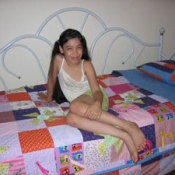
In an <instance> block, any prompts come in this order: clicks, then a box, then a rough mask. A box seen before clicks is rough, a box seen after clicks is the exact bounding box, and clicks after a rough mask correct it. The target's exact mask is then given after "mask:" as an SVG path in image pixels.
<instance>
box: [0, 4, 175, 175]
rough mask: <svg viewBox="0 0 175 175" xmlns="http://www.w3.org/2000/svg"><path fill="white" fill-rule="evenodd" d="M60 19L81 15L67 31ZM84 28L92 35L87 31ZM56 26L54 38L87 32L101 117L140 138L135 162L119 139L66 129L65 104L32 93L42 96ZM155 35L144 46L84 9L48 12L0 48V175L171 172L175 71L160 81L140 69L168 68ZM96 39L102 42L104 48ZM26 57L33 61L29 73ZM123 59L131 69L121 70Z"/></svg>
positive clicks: (170, 58) (174, 165)
mask: <svg viewBox="0 0 175 175" xmlns="http://www.w3.org/2000/svg"><path fill="white" fill-rule="evenodd" d="M68 14H70V15H71V17H72V16H73V15H75V16H76V17H75V18H74V19H76V20H75V21H77V18H81V19H80V20H78V27H77V26H76V25H77V24H76V25H75V26H69V23H70V19H69V17H70V16H69V15H68ZM62 18H64V20H62ZM65 19H67V20H68V22H67V23H66V22H65V21H66V20H65ZM71 19H72V18H71ZM80 21H82V22H81V23H80ZM92 23H93V26H95V27H96V28H95V27H94V30H90V26H92ZM56 25H58V26H59V27H57V28H56V30H57V34H58V33H59V32H61V31H62V30H64V29H65V28H68V27H74V28H77V29H78V30H80V31H81V32H82V33H84V34H85V35H87V36H88V38H87V40H88V41H90V42H89V43H88V44H89V48H90V54H91V55H92V58H95V57H96V56H98V57H101V58H102V60H101V64H99V62H98V61H96V60H94V59H92V61H93V62H94V65H95V67H96V69H97V73H98V77H97V79H98V82H99V84H100V85H101V86H102V87H103V88H104V89H105V91H106V92H107V94H108V97H109V112H111V113H113V114H114V115H116V116H117V117H121V118H123V119H126V120H131V121H134V122H136V123H137V124H138V125H139V127H140V128H141V130H142V131H143V132H144V134H145V136H146V139H147V142H146V143H147V144H146V148H145V149H144V151H142V152H140V153H139V161H138V162H137V163H134V162H133V161H132V160H131V159H130V156H129V152H128V150H127V147H126V145H125V144H124V143H123V142H122V141H121V140H119V139H117V138H114V137H112V136H108V135H102V134H100V133H90V132H87V131H84V130H80V129H77V128H73V127H71V126H69V125H68V124H67V122H66V119H65V116H66V112H67V110H68V109H69V103H62V104H60V105H58V104H57V103H56V102H54V101H53V102H52V103H50V104H49V105H48V104H46V103H44V102H43V101H41V100H39V99H38V93H40V92H44V93H45V92H46V88H47V84H46V82H47V71H48V64H49V57H50V56H49V54H50V52H51V48H52V46H53V42H54V40H55V38H56V36H54V35H53V33H54V32H53V26H54V28H55V26H56ZM88 32H89V33H90V34H88ZM163 34H164V29H163V28H161V29H160V40H159V41H158V42H157V43H152V44H150V43H146V42H143V41H142V40H140V39H139V38H138V37H136V36H135V35H133V34H132V33H130V32H128V31H127V30H125V29H123V28H120V27H108V26H107V25H106V24H105V23H104V21H103V20H102V19H101V18H100V17H99V16H98V15H97V14H96V13H94V12H92V11H90V10H88V9H84V8H79V7H71V8H65V9H60V10H58V11H55V12H54V13H52V14H51V15H49V16H48V17H47V18H45V19H44V20H43V22H42V23H41V25H40V26H39V28H38V29H37V31H36V32H35V33H34V34H23V35H20V36H17V37H14V39H12V40H11V41H10V42H8V43H7V44H6V45H4V46H3V47H2V48H1V49H0V55H1V70H0V71H1V74H0V85H1V86H0V87H1V89H0V174H3V175H12V174H13V175H14V174H16V175H17V174H18V175H25V174H26V175H43V174H44V175H56V174H58V175H64V174H68V175H73V174H75V175H80V174H82V175H91V174H94V175H100V174H105V175H112V174H115V175H117V174H122V175H123V174H125V175H131V174H133V175H136V174H138V175H139V174H142V175H143V174H144V175H148V174H149V175H153V174H154V175H155V174H156V175H157V174H161V175H164V174H167V173H168V172H171V171H173V170H175V161H174V160H175V128H174V126H175V91H174V82H175V81H174V74H175V73H174V72H173V71H171V72H170V71H168V73H167V69H168V68H167V69H166V76H168V77H169V78H166V77H165V76H162V77H161V76H160V71H159V72H158V75H157V76H156V75H155V74H153V73H150V72H148V70H152V69H148V70H146V69H144V68H145V65H146V67H149V66H150V65H151V66H152V65H153V66H152V67H153V69H154V68H157V66H154V64H156V65H157V64H158V65H159V66H158V67H160V66H164V65H168V66H169V65H170V64H171V69H172V70H175V63H174V61H173V57H174V55H175V53H172V54H171V55H170V56H168V57H167V56H165V55H164V54H163V52H162V47H163ZM109 38H110V39H109ZM33 41H34V43H32V42H33ZM124 41H127V42H126V44H123V42H124ZM101 42H105V43H106V46H105V49H104V48H103V49H102V48H101V45H100V44H99V43H101ZM31 43H32V44H31ZM116 43H117V44H116ZM120 43H121V45H120ZM38 45H40V48H38ZM138 45H139V46H138ZM43 47H44V48H45V49H43ZM36 48H37V49H36ZM117 48H120V49H118V50H119V51H118V50H117ZM123 49H124V50H123ZM147 49H148V50H147ZM126 50H128V51H127V52H126ZM41 51H42V52H41ZM103 51H104V52H103ZM145 51H146V56H148V54H150V55H151V56H148V61H149V64H147V63H144V62H142V60H143V57H144V56H145ZM18 52H19V53H18ZM111 52H114V53H111ZM116 52H117V55H119V56H121V59H118V62H119V63H121V64H122V65H123V69H122V70H118V69H117V64H119V63H118V62H117V64H114V59H116ZM41 53H42V55H41ZM98 54H99V55H98ZM100 54H102V55H100ZM14 55H15V56H16V61H15V62H16V64H15V65H14V64H13V67H12V65H11V62H10V60H11V59H10V58H9V57H10V56H12V57H14ZM21 57H22V58H24V57H25V59H26V60H25V61H26V64H25V67H22V66H21V62H20V61H21ZM111 58H112V60H111ZM44 59H45V62H44V61H43V60H44ZM149 59H150V60H149ZM153 59H154V61H153ZM28 60H30V61H33V62H32V64H33V63H35V65H33V67H32V68H31V67H30V66H29V64H30V62H28ZM18 61H19V62H18ZM131 61H133V66H132V68H130V67H127V66H130V65H131ZM150 62H151V63H150ZM16 66H19V67H16ZM35 68H36V72H35V73H36V74H37V75H36V77H37V76H38V75H40V77H41V78H38V77H37V78H36V77H35V75H32V76H33V77H32V80H31V79H30V75H31V74H29V72H28V70H30V71H31V70H32V71H35ZM21 69H22V71H20V70H21ZM24 70H26V71H24ZM159 70H160V69H159ZM162 70H163V69H161V71H162ZM168 70H169V69H168ZM167 74H168V75H167ZM170 74H171V75H170ZM29 79H30V80H29ZM164 80H165V81H164ZM171 80H172V81H171ZM171 82H172V83H171Z"/></svg>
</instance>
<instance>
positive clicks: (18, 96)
mask: <svg viewBox="0 0 175 175" xmlns="http://www.w3.org/2000/svg"><path fill="white" fill-rule="evenodd" d="M7 98H8V100H9V101H26V100H31V97H30V95H29V94H28V93H27V92H18V93H10V94H7Z"/></svg>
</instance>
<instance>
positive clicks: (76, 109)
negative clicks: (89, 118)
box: [69, 101, 86, 117]
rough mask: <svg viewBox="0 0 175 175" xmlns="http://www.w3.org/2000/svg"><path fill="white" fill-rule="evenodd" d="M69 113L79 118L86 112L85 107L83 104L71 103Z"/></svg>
mask: <svg viewBox="0 0 175 175" xmlns="http://www.w3.org/2000/svg"><path fill="white" fill-rule="evenodd" d="M69 109H70V111H71V112H72V113H74V114H76V115H79V116H82V117H83V116H84V114H85V112H86V106H85V104H83V103H80V102H74V101H73V102H71V103H70V107H69Z"/></svg>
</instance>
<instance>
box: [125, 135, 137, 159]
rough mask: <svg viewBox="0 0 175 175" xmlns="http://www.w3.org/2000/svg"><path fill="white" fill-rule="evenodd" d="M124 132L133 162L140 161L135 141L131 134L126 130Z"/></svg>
mask: <svg viewBox="0 0 175 175" xmlns="http://www.w3.org/2000/svg"><path fill="white" fill-rule="evenodd" d="M123 134H124V137H123V141H124V142H125V144H126V146H127V148H128V150H129V153H130V157H131V159H132V160H133V162H137V161H138V152H137V149H136V147H135V145H134V142H133V140H132V138H131V136H130V135H129V134H128V133H127V132H125V133H123Z"/></svg>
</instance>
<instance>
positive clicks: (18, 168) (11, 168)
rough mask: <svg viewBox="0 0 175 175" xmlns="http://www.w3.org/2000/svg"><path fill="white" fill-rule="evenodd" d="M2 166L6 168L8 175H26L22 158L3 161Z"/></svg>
mask: <svg viewBox="0 0 175 175" xmlns="http://www.w3.org/2000/svg"><path fill="white" fill-rule="evenodd" d="M3 164H4V165H5V164H6V165H7V166H8V171H7V172H8V174H26V169H25V164H24V158H23V156H18V157H15V158H13V159H10V160H7V161H4V162H3ZM0 172H1V170H0Z"/></svg>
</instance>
